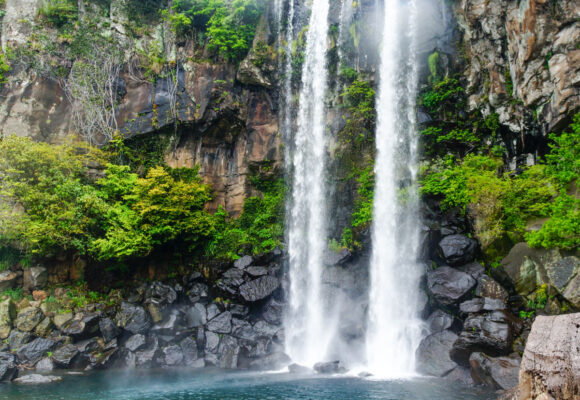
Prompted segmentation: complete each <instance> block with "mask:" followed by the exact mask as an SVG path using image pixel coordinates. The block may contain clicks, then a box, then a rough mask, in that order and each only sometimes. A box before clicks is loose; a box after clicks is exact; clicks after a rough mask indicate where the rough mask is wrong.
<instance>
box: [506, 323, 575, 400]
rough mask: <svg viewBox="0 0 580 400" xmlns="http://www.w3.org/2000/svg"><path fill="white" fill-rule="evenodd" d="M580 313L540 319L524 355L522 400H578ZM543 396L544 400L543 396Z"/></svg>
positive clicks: (521, 376) (521, 373) (534, 327)
mask: <svg viewBox="0 0 580 400" xmlns="http://www.w3.org/2000/svg"><path fill="white" fill-rule="evenodd" d="M579 343H580V313H576V314H566V315H558V316H549V317H548V316H538V317H536V320H535V321H534V324H533V325H532V331H531V332H530V335H529V336H528V342H527V344H526V350H525V351H524V355H523V356H522V364H521V369H520V375H519V377H520V380H519V396H520V397H519V398H518V399H540V398H544V399H549V398H550V397H547V395H548V394H549V395H550V396H552V398H553V399H558V400H573V399H574V400H575V399H577V398H578V394H579V393H580V346H579V345H578V344H579ZM542 396H543V397H542Z"/></svg>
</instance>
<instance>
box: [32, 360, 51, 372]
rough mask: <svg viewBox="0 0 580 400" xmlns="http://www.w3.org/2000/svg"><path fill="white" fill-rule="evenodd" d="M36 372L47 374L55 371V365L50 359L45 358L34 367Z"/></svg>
mask: <svg viewBox="0 0 580 400" xmlns="http://www.w3.org/2000/svg"><path fill="white" fill-rule="evenodd" d="M34 370H35V371H41V372H47V371H52V370H54V363H53V362H52V360H51V359H50V358H49V357H45V358H43V359H42V360H40V361H39V362H37V363H36V365H35V366H34Z"/></svg>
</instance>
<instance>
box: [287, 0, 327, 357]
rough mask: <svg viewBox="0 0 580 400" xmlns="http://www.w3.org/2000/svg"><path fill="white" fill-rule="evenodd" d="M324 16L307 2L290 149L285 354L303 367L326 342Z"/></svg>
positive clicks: (319, 4)
mask: <svg viewBox="0 0 580 400" xmlns="http://www.w3.org/2000/svg"><path fill="white" fill-rule="evenodd" d="M328 11H329V3H328V0H313V1H312V5H311V10H310V18H309V24H308V26H309V29H308V33H307V34H306V49H305V54H304V65H303V69H302V83H301V88H300V96H299V109H298V114H297V127H296V132H295V133H294V138H293V143H292V153H293V154H292V165H291V167H292V194H291V204H290V209H289V213H288V229H289V231H288V253H289V257H290V260H289V263H290V267H289V277H290V293H289V307H288V313H287V316H286V321H285V328H286V329H285V332H286V352H287V353H288V355H289V356H290V357H291V358H292V360H293V361H294V362H296V363H299V364H302V365H306V366H312V365H313V364H314V363H316V362H318V361H321V360H324V357H325V355H326V352H327V348H328V345H329V343H330V341H331V340H332V332H330V331H329V326H328V323H327V322H328V321H327V320H326V313H325V304H324V302H323V300H324V296H323V294H322V292H323V291H322V287H321V286H322V285H321V275H322V268H323V266H322V264H323V252H324V249H325V248H326V221H325V218H326V198H325V195H326V185H325V178H326V158H327V134H326V119H325V112H326V109H325V96H326V90H327V85H328V83H327V65H326V64H327V63H326V52H327V34H328Z"/></svg>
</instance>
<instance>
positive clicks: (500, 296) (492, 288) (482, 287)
mask: <svg viewBox="0 0 580 400" xmlns="http://www.w3.org/2000/svg"><path fill="white" fill-rule="evenodd" d="M475 295H476V296H478V297H486V298H489V299H497V300H501V301H503V302H505V301H507V299H508V297H509V293H508V291H507V290H505V289H504V288H503V287H502V286H501V285H500V284H499V283H498V282H497V281H495V280H494V279H493V278H491V277H489V276H487V275H481V276H479V278H478V279H477V286H476V287H475Z"/></svg>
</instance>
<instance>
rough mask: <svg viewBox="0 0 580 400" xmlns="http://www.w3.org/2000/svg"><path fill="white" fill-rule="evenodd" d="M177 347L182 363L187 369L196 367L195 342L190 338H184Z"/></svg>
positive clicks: (196, 350) (196, 352)
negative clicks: (181, 355) (181, 356)
mask: <svg viewBox="0 0 580 400" xmlns="http://www.w3.org/2000/svg"><path fill="white" fill-rule="evenodd" d="M179 347H180V348H181V353H182V354H183V363H184V364H185V365H186V366H188V367H197V364H198V362H197V361H198V360H199V353H198V349H197V342H196V341H195V340H194V339H193V338H191V337H186V338H185V339H183V340H182V341H181V342H179Z"/></svg>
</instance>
